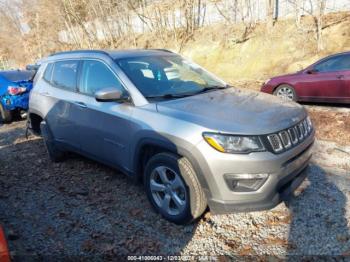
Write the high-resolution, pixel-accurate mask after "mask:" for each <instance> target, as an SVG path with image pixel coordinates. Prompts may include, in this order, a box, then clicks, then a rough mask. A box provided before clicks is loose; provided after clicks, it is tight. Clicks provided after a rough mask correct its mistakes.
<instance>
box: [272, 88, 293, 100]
mask: <svg viewBox="0 0 350 262" xmlns="http://www.w3.org/2000/svg"><path fill="white" fill-rule="evenodd" d="M273 94H274V95H275V96H278V97H280V98H282V99H283V100H285V101H296V99H297V96H296V93H295V90H294V88H293V87H291V86H290V85H280V86H279V87H277V88H276V90H275V91H274V92H273Z"/></svg>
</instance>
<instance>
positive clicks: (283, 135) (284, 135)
mask: <svg viewBox="0 0 350 262" xmlns="http://www.w3.org/2000/svg"><path fill="white" fill-rule="evenodd" d="M279 135H280V138H281V140H282V143H283V145H284V147H285V148H290V147H291V146H292V142H291V140H290V137H289V135H288V132H287V131H282V132H280V133H279Z"/></svg>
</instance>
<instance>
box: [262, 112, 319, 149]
mask: <svg viewBox="0 0 350 262" xmlns="http://www.w3.org/2000/svg"><path fill="white" fill-rule="evenodd" d="M311 131H312V123H311V122H310V121H308V120H307V119H304V120H303V121H301V122H299V123H298V124H296V125H295V126H293V127H291V128H288V129H287V130H283V131H281V132H279V133H276V134H270V135H268V136H267V139H268V141H269V143H270V146H271V148H272V150H273V151H274V152H275V153H280V152H282V151H285V150H287V149H290V148H292V147H294V146H295V145H297V144H298V143H300V142H302V141H303V140H305V139H306V138H307V137H308V135H310V133H311Z"/></svg>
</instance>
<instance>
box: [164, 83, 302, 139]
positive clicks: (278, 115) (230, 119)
mask: <svg viewBox="0 0 350 262" xmlns="http://www.w3.org/2000/svg"><path fill="white" fill-rule="evenodd" d="M157 110H158V112H159V113H162V114H166V115H169V116H171V117H174V118H178V119H181V120H184V121H188V122H192V123H194V124H197V125H200V126H203V127H205V128H207V129H208V131H217V132H223V133H231V134H246V135H263V134H269V133H273V132H276V131H280V130H282V129H285V128H288V127H290V126H292V125H294V124H296V123H297V122H298V121H300V120H302V119H303V118H304V117H306V111H305V109H304V108H303V107H302V106H300V105H299V104H296V103H294V102H284V101H282V100H281V99H279V98H277V97H275V96H272V95H268V94H264V93H259V92H255V91H251V90H241V89H238V88H228V89H225V90H216V91H212V92H208V93H203V94H199V95H195V96H190V97H185V98H181V99H174V100H170V101H165V102H159V103H158V104H157Z"/></svg>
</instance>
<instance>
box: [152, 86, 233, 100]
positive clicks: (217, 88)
mask: <svg viewBox="0 0 350 262" xmlns="http://www.w3.org/2000/svg"><path fill="white" fill-rule="evenodd" d="M229 87H230V86H228V85H227V86H207V87H204V88H202V89H201V90H199V91H196V92H191V93H184V94H164V95H154V96H153V95H151V96H146V98H162V99H172V98H182V97H187V96H193V95H197V94H201V93H205V92H208V91H210V90H219V89H226V88H229Z"/></svg>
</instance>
